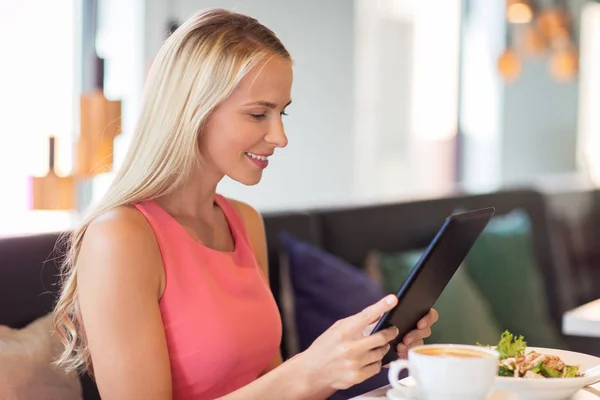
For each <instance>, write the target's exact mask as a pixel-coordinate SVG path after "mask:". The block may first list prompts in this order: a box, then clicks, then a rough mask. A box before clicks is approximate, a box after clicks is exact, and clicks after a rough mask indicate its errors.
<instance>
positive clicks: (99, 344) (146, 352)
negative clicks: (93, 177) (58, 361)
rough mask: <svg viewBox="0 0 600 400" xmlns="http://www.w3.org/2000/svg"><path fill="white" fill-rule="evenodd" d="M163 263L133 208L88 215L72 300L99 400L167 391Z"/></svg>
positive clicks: (164, 396) (163, 399)
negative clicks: (90, 218)
mask: <svg viewBox="0 0 600 400" xmlns="http://www.w3.org/2000/svg"><path fill="white" fill-rule="evenodd" d="M163 274H164V272H163V267H162V261H161V256H160V251H159V249H158V244H157V243H156V239H155V237H154V234H153V232H152V230H151V228H150V226H149V225H148V223H147V222H146V220H145V219H144V218H143V216H142V215H141V214H139V213H138V212H137V210H135V209H133V208H129V207H127V208H126V207H122V208H119V209H116V210H113V211H111V212H109V213H106V214H105V215H102V216H101V217H100V218H99V219H97V220H96V221H94V222H93V223H92V224H91V225H90V227H89V228H88V230H87V232H86V234H85V237H84V239H83V243H82V248H81V251H80V255H79V260H78V263H77V283H78V287H79V304H80V309H81V314H82V319H83V325H84V328H85V333H86V336H87V340H88V345H89V350H90V353H91V357H92V363H93V368H94V374H95V377H96V383H97V385H98V389H99V391H100V395H101V396H102V399H103V400H114V399H117V400H120V399H148V400H153V399H156V400H159V399H160V400H169V399H171V396H172V394H171V371H170V364H169V356H168V350H167V344H166V339H165V333H164V328H163V325H162V319H161V314H160V309H159V305H158V300H159V296H160V293H161V286H162V279H163V276H164V275H163Z"/></svg>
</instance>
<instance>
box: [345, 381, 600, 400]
mask: <svg viewBox="0 0 600 400" xmlns="http://www.w3.org/2000/svg"><path fill="white" fill-rule="evenodd" d="M389 388H390V387H389V386H385V387H382V388H379V389H376V390H373V391H372V392H369V393H365V394H363V395H360V396H358V397H354V398H353V399H351V400H387V397H386V392H387V391H388V390H389ZM598 399H600V383H597V384H595V385H591V386H588V387H586V388H584V389H581V390H580V391H579V392H577V393H576V394H575V395H574V396H572V397H571V398H570V400H598ZM488 400H512V396H510V395H506V394H503V393H500V392H496V391H494V392H492V394H490V396H489V397H488Z"/></svg>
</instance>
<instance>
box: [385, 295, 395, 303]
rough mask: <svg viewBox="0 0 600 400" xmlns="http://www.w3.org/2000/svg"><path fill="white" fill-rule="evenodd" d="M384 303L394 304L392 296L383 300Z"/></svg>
mask: <svg viewBox="0 0 600 400" xmlns="http://www.w3.org/2000/svg"><path fill="white" fill-rule="evenodd" d="M385 302H386V303H388V304H390V305H391V304H394V296H388V297H387V299H385Z"/></svg>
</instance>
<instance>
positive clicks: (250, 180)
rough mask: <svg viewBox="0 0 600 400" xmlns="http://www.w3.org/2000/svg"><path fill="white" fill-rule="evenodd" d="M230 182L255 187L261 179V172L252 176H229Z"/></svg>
mask: <svg viewBox="0 0 600 400" xmlns="http://www.w3.org/2000/svg"><path fill="white" fill-rule="evenodd" d="M229 178H231V179H232V180H234V181H236V182H239V183H241V184H242V185H245V186H255V185H258V184H259V183H260V181H261V179H262V172H261V173H259V174H253V175H249V174H248V175H245V176H231V175H230V176H229Z"/></svg>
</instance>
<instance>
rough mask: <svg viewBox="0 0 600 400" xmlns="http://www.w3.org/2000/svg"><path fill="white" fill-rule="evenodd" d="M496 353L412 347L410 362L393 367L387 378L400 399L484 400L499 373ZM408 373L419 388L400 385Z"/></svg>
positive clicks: (460, 347)
mask: <svg viewBox="0 0 600 400" xmlns="http://www.w3.org/2000/svg"><path fill="white" fill-rule="evenodd" d="M498 359H499V355H498V352H497V351H496V350H492V349H488V348H485V347H479V346H470V345H455V344H430V345H423V346H417V347H413V348H411V349H410V350H409V351H408V360H396V361H394V362H392V363H390V368H389V372H388V378H389V380H390V383H391V385H392V387H393V388H394V392H395V393H397V394H398V395H399V396H401V397H405V398H409V399H419V400H421V399H422V400H484V399H485V398H486V397H487V396H488V395H489V394H490V392H491V391H492V388H493V385H494V380H495V379H496V375H497V372H498ZM404 369H408V372H409V375H410V376H411V377H412V378H413V379H414V380H415V382H416V387H407V386H405V385H402V384H401V383H400V382H399V381H398V378H399V374H400V372H401V371H402V370H404Z"/></svg>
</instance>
